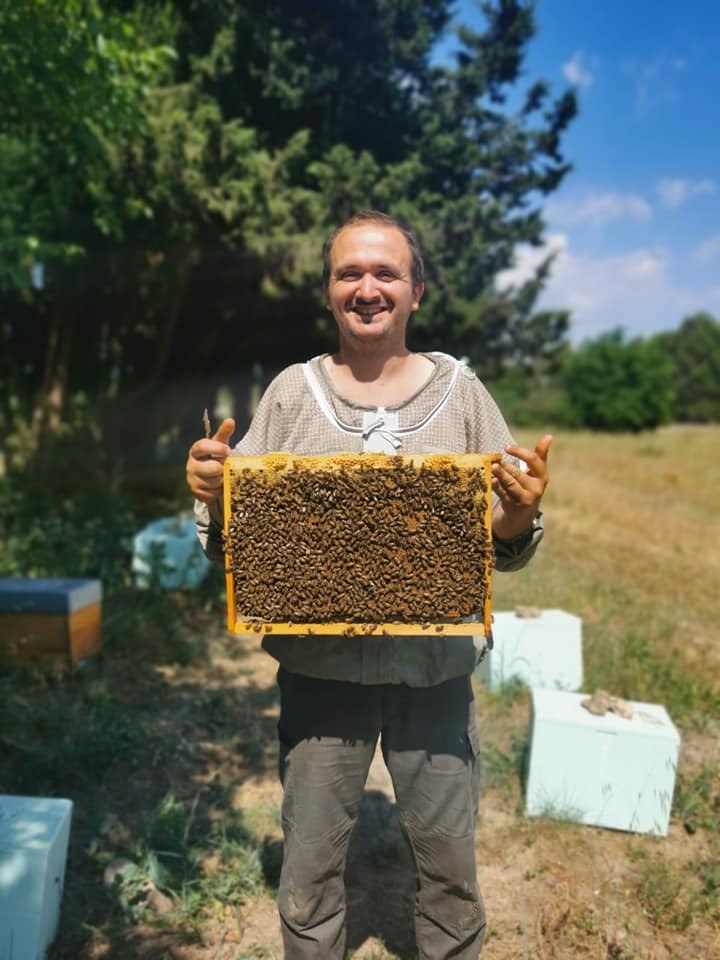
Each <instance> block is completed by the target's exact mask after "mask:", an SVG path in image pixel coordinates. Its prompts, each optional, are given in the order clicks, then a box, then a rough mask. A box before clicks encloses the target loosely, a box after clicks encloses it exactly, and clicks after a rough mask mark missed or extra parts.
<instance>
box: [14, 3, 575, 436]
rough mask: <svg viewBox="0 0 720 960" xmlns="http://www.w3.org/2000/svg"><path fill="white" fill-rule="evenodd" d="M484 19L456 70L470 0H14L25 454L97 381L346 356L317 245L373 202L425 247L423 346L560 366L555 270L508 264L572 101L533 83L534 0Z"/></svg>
mask: <svg viewBox="0 0 720 960" xmlns="http://www.w3.org/2000/svg"><path fill="white" fill-rule="evenodd" d="M120 10H121V11H122V12H118V11H120ZM483 11H484V14H485V18H486V24H485V27H484V29H483V30H482V32H474V31H472V30H469V29H466V28H465V29H463V30H461V31H460V34H459V37H458V41H457V48H458V49H457V53H456V54H454V55H449V57H448V59H447V60H446V61H444V62H442V63H440V62H434V61H433V59H432V53H433V51H434V48H435V46H436V44H437V43H438V41H439V40H440V38H441V37H442V34H443V30H444V29H445V28H446V26H447V24H448V23H449V19H450V16H451V14H452V13H453V5H452V3H451V2H450V0H423V2H422V3H416V4H408V3H407V2H406V0H373V2H372V3H368V4H358V3H356V2H354V0H343V2H340V3H338V2H330V0H322V2H320V3H319V4H313V6H312V9H310V8H309V7H307V6H305V7H304V6H303V5H302V4H300V5H298V4H296V3H294V2H291V0H280V2H278V3H275V4H271V5H268V4H265V3H260V2H259V0H243V2H241V3H231V2H229V0H207V2H204V3H202V4H199V3H190V2H182V3H175V4H171V3H168V2H165V3H158V4H153V3H149V2H145V0H128V2H126V3H123V4H117V5H107V4H103V3H101V2H100V0H91V2H87V3H85V2H81V0H61V2H57V3H52V4H51V3H47V2H41V0H13V2H12V3H10V4H7V5H5V6H3V7H2V8H1V9H0V35H2V37H3V40H2V41H0V209H2V210H3V219H2V221H0V286H1V285H4V287H5V294H4V303H3V304H2V307H3V312H4V316H5V318H6V323H5V324H4V327H3V331H2V338H3V340H2V353H3V356H4V357H5V358H6V360H5V367H4V368H3V369H0V382H1V383H2V386H3V387H4V388H5V390H4V391H3V392H4V393H7V395H12V396H14V397H15V399H16V401H17V403H18V405H19V411H20V413H21V414H22V417H23V418H24V422H25V423H26V424H27V425H28V430H29V440H30V446H31V447H32V448H35V447H37V446H40V445H42V442H43V441H44V438H45V437H46V436H47V434H48V433H52V432H54V431H55V430H56V429H57V428H58V424H59V423H62V422H64V419H65V417H66V415H67V406H68V400H69V398H70V397H72V396H73V395H76V394H77V393H79V392H82V391H84V392H85V393H86V395H87V396H88V397H89V398H90V399H91V401H95V400H96V399H102V398H105V397H111V396H116V395H117V394H118V392H122V391H126V390H129V389H130V388H133V389H135V390H141V389H146V390H147V389H149V387H150V386H152V385H153V384H154V383H157V382H158V380H160V379H161V378H163V377H165V376H167V375H168V372H170V371H172V373H173V374H174V375H176V376H181V375H187V374H188V373H189V372H192V373H193V374H195V375H198V374H201V373H203V372H204V371H207V370H212V369H218V368H227V367H232V368H236V367H237V365H238V364H239V363H240V362H246V361H249V360H252V361H256V360H258V361H262V362H267V363H270V364H273V365H279V364H282V363H284V362H287V361H289V360H296V359H298V358H300V357H303V358H304V357H306V356H307V355H308V354H309V353H310V352H318V351H319V350H321V349H328V348H331V347H332V346H333V343H334V328H333V325H332V323H331V322H328V318H327V313H326V311H325V309H324V304H323V300H322V296H321V293H320V290H319V275H320V250H321V244H322V241H323V239H324V237H325V236H326V235H327V233H328V232H329V229H330V228H331V227H332V226H335V225H336V224H337V222H338V221H339V220H341V219H342V218H344V217H345V216H347V215H348V214H350V213H352V212H354V211H355V210H356V209H357V208H358V207H362V206H376V207H379V208H382V209H386V210H388V211H389V212H391V213H394V214H396V215H398V216H399V217H401V218H404V219H407V220H408V221H409V222H410V223H411V224H412V225H413V226H414V227H415V228H416V230H417V232H418V234H419V236H420V239H421V242H422V244H423V246H424V248H425V252H426V259H427V264H428V292H427V296H426V299H425V301H424V303H423V308H422V310H421V311H420V312H419V314H418V315H417V316H416V317H415V318H414V322H413V328H412V337H413V340H414V343H413V345H414V346H415V347H416V348H418V349H424V348H436V347H440V348H443V349H448V350H451V351H454V352H457V353H461V354H465V355H467V356H468V357H470V358H471V360H473V361H474V362H475V363H476V364H477V365H478V367H479V369H480V372H481V373H483V374H486V373H488V372H493V373H494V374H495V375H500V373H502V371H503V369H504V366H505V364H506V363H507V362H512V363H513V364H520V365H521V366H522V368H523V369H532V370H533V371H534V372H535V373H538V372H540V371H539V368H540V367H542V372H546V370H547V368H548V367H549V366H552V363H553V357H554V356H555V353H556V352H557V347H558V344H559V343H561V342H562V340H563V338H564V336H565V331H566V327H567V316H566V315H565V314H564V313H561V312H558V313H554V314H549V313H545V314H538V313H537V312H536V311H535V307H534V305H535V300H536V298H537V295H538V293H539V291H540V288H541V286H542V283H543V282H544V279H545V273H544V271H545V270H546V265H544V267H543V268H541V270H540V271H539V272H538V275H537V277H536V278H534V279H533V280H531V281H530V282H528V283H527V284H525V285H523V287H522V288H521V289H519V290H508V291H505V292H503V293H502V294H500V293H499V292H498V291H497V290H496V289H495V285H494V278H495V276H496V274H497V272H498V271H499V270H501V269H503V268H505V267H508V266H509V265H510V264H511V262H512V258H513V254H514V250H515V247H516V245H517V244H519V243H523V242H524V243H538V242H540V241H541V239H542V233H543V221H542V212H541V205H542V202H543V199H544V197H546V196H547V195H548V194H550V193H551V192H552V191H553V190H554V189H555V188H556V187H557V186H558V184H559V183H560V182H561V180H562V178H563V177H564V175H565V174H566V172H567V170H568V169H569V167H568V164H567V163H566V161H565V160H564V158H563V157H562V155H561V152H560V141H561V138H562V136H563V135H564V133H565V130H566V129H567V127H568V125H569V124H570V123H571V121H572V118H573V116H574V114H575V111H576V103H575V99H574V95H573V94H572V93H571V92H565V93H562V94H561V95H560V96H559V97H557V98H553V97H552V96H551V92H550V89H549V87H548V85H547V84H545V83H543V82H536V83H530V84H529V85H528V88H527V89H526V90H525V91H523V90H522V89H520V90H518V86H519V85H520V84H521V82H522V79H521V78H522V63H523V59H524V56H525V51H526V47H527V45H528V43H529V42H530V40H531V39H532V36H533V34H534V30H535V26H534V20H533V13H532V8H531V6H530V5H528V4H526V3H521V2H519V0H494V2H491V3H486V4H484V5H483ZM348 50H351V51H352V55H351V56H348ZM68 94H70V95H68ZM516 101H517V102H518V104H519V106H517V107H514V106H511V105H510V104H511V102H512V103H514V102H516ZM38 262H42V263H44V264H45V266H46V268H47V269H46V285H45V288H44V289H43V290H33V289H31V288H30V279H29V269H30V267H31V266H32V265H33V264H34V263H38ZM198 316H202V317H203V328H202V331H201V332H200V331H199V330H198V324H197V317H198ZM249 318H251V322H248V321H249ZM30 330H32V333H33V335H32V336H29V331H30ZM39 358H40V359H39ZM2 415H4V416H5V418H6V419H7V418H9V416H10V414H9V412H8V410H7V409H5V410H4V411H3V412H2V414H0V416H2Z"/></svg>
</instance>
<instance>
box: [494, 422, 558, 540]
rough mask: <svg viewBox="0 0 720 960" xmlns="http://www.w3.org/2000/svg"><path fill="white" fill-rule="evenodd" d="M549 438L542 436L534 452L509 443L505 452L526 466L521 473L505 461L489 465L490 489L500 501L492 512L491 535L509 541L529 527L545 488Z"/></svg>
mask: <svg viewBox="0 0 720 960" xmlns="http://www.w3.org/2000/svg"><path fill="white" fill-rule="evenodd" d="M552 439H553V438H552V436H551V435H550V434H546V435H545V436H544V437H541V439H540V440H538V442H537V444H536V445H535V449H534V450H529V449H528V448H527V447H520V446H517V445H516V444H510V445H509V446H507V447H506V448H505V451H506V453H508V454H509V455H510V456H511V457H515V458H516V459H517V460H522V461H523V462H524V463H525V464H526V465H527V470H522V469H521V468H520V467H518V466H516V465H515V464H514V463H512V462H510V461H509V460H500V461H498V462H497V463H494V464H493V466H492V488H493V491H494V492H495V493H496V494H497V495H498V497H499V498H500V500H499V503H498V504H497V506H496V507H495V510H494V512H493V533H494V534H495V535H496V536H498V537H500V538H501V539H503V540H511V539H512V538H513V537H517V536H519V535H520V534H521V533H523V532H524V531H525V530H527V529H528V528H529V527H530V524H531V523H532V522H533V520H534V519H535V516H536V515H537V512H538V510H539V508H540V501H541V500H542V496H543V494H544V493H545V488H546V487H547V485H548V481H549V473H548V452H549V450H550V444H551V443H552Z"/></svg>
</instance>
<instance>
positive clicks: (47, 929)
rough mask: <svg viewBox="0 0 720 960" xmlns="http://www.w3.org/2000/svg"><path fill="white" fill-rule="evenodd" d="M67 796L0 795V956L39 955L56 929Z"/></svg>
mask: <svg viewBox="0 0 720 960" xmlns="http://www.w3.org/2000/svg"><path fill="white" fill-rule="evenodd" d="M71 817H72V802H71V801H70V800H60V799H53V798H49V797H13V796H4V795H0V960H43V958H44V957H45V951H46V949H47V947H48V946H49V945H50V944H51V943H52V941H53V940H54V938H55V934H56V933H57V928H58V923H59V920H60V902H61V900H62V892H63V885H64V882H65V865H66V862H67V850H68V842H69V838H70V820H71Z"/></svg>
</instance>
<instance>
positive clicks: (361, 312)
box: [352, 304, 387, 323]
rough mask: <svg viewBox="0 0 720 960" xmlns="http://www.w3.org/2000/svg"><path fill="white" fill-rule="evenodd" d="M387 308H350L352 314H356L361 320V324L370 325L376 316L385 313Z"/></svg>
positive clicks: (377, 306)
mask: <svg viewBox="0 0 720 960" xmlns="http://www.w3.org/2000/svg"><path fill="white" fill-rule="evenodd" d="M386 310H387V307H384V306H380V305H377V304H376V305H375V306H372V307H360V306H358V305H357V304H355V306H354V307H353V308H352V312H353V313H355V314H357V316H358V317H360V319H361V320H362V322H363V323H372V321H373V320H374V318H375V317H377V316H378V314H381V313H385V311H386Z"/></svg>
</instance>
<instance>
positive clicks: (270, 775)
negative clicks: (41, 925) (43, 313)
mask: <svg viewBox="0 0 720 960" xmlns="http://www.w3.org/2000/svg"><path fill="white" fill-rule="evenodd" d="M275 667H276V665H275V664H274V662H273V661H272V660H271V658H270V657H268V656H267V655H266V654H265V653H264V652H262V650H261V649H260V647H259V642H258V638H257V637H236V638H227V637H226V638H224V639H223V638H219V639H218V640H217V642H216V643H215V644H214V645H211V648H210V649H209V650H208V651H207V654H206V655H205V656H204V657H202V658H200V659H198V660H195V661H194V662H192V663H190V664H187V665H185V666H180V665H174V666H164V667H162V668H157V670H156V671H152V672H151V673H149V674H148V675H147V676H146V678H145V681H144V682H141V677H140V675H135V676H134V677H133V676H132V674H128V675H127V676H126V678H125V681H124V682H126V683H128V684H131V685H134V686H135V687H136V689H138V690H139V689H141V688H142V687H143V686H144V685H145V684H147V682H148V677H152V676H154V683H155V691H154V695H153V696H154V699H155V721H154V722H155V723H156V724H157V728H156V731H155V733H156V734H157V733H158V731H159V730H160V728H163V727H164V728H166V730H167V732H168V733H170V734H171V737H172V741H173V743H174V746H173V749H172V750H171V751H170V752H169V753H168V752H167V751H168V746H167V742H166V741H164V740H160V741H159V742H160V743H162V744H163V746H162V748H161V749H160V751H159V753H158V754H157V755H156V756H155V757H154V758H153V757H150V759H149V762H148V764H147V765H143V766H139V767H138V768H137V769H136V770H135V771H134V772H133V773H132V774H131V775H130V777H129V778H128V777H127V776H125V775H123V777H122V778H119V779H118V780H113V779H112V778H110V780H109V782H108V783H107V784H106V786H105V787H104V788H103V791H102V796H95V797H94V798H93V801H92V802H91V803H89V804H88V806H87V807H86V806H85V805H84V802H83V800H81V799H78V800H77V801H76V803H77V809H76V824H75V831H74V844H73V849H72V851H71V856H70V861H69V872H68V883H67V889H66V893H65V901H64V903H65V910H64V917H63V924H62V927H61V934H60V936H59V938H58V940H57V942H56V944H55V947H54V948H53V950H52V952H51V955H50V960H91V958H92V960H101V958H102V960H121V958H122V960H134V958H138V960H139V958H143V960H170V958H172V960H242V958H258V957H260V958H261V957H268V958H280V957H282V947H281V939H280V930H279V923H278V919H277V915H276V911H275V904H274V889H275V887H274V884H276V882H277V872H278V869H279V862H280V857H281V834H280V828H279V816H278V812H279V804H280V799H281V795H280V787H279V783H278V780H277V776H276V767H275V765H276V748H275V740H274V724H275V718H276V716H277V709H278V707H277V696H276V693H275ZM475 688H476V704H477V711H478V719H479V723H480V729H481V731H482V734H483V739H484V741H485V744H486V749H487V751H488V757H489V759H488V760H487V761H486V767H487V770H486V775H485V779H486V785H485V788H484V791H483V799H482V809H481V815H480V820H479V823H478V828H477V854H478V869H479V878H480V882H481V887H482V890H483V895H484V899H485V903H486V908H487V914H488V934H487V941H486V947H485V950H484V953H483V956H484V957H485V956H487V957H488V958H490V960H492V958H496V960H516V958H517V960H527V958H529V957H532V958H533V960H570V958H573V960H576V958H588V960H590V958H593V960H595V958H600V957H603V958H613V960H635V958H637V960H640V958H642V960H669V958H680V957H682V958H690V957H698V958H704V960H712V958H718V957H720V935H719V932H718V926H717V922H715V923H713V922H709V921H708V919H707V918H706V917H697V916H695V915H693V916H692V918H691V919H690V922H687V918H688V917H689V916H690V914H689V913H687V912H685V913H683V912H682V907H681V904H680V902H679V900H678V891H677V886H676V884H675V883H674V882H673V880H672V878H673V877H680V876H681V875H682V874H683V872H685V871H687V870H689V869H690V865H692V864H693V863H698V862H700V863H702V862H704V860H705V859H706V858H707V856H708V848H707V843H708V837H707V835H706V833H705V831H702V830H700V831H696V832H694V833H691V832H688V831H687V829H686V828H685V826H684V825H683V823H682V822H679V821H678V820H676V819H673V822H672V823H671V826H670V830H669V834H668V836H667V837H665V838H654V837H643V836H635V835H632V834H626V833H621V832H615V831H608V830H602V829H596V828H593V827H583V826H578V825H574V824H570V823H565V822H557V821H553V820H548V819H545V818H528V817H526V816H525V815H524V811H523V809H522V783H521V777H520V776H519V775H518V766H517V763H515V761H514V760H513V757H517V756H518V755H519V753H520V752H521V749H522V745H523V744H524V743H525V742H526V736H527V730H528V722H529V713H528V698H527V696H526V694H525V693H523V692H522V691H515V692H514V694H513V695H512V696H505V697H500V698H498V697H497V696H496V695H493V694H489V693H488V691H487V690H486V689H485V688H484V687H482V686H480V685H479V684H478V683H477V682H475ZM118 692H120V691H118ZM147 693H148V689H146V690H145V694H147ZM216 694H217V696H216ZM198 703H200V704H201V705H202V706H201V716H204V717H205V718H206V719H205V723H206V726H204V727H203V726H198ZM208 716H210V717H211V720H212V722H209V721H208V720H207V717H208ZM230 731H232V732H231V733H230ZM712 748H713V746H712V744H709V743H706V742H704V741H703V735H702V734H694V735H692V737H691V738H690V739H689V740H688V742H686V744H685V749H686V750H687V751H690V752H692V751H698V752H699V753H700V754H702V755H707V751H708V749H712ZM169 792H171V793H172V794H173V795H174V796H176V797H178V798H181V799H184V800H185V801H186V804H185V810H187V809H188V807H190V808H191V809H194V810H195V811H196V812H197V811H201V810H202V811H203V812H202V818H203V819H204V820H205V821H206V823H208V824H211V823H212V821H213V820H215V822H217V820H218V819H220V820H223V821H224V822H225V823H226V824H227V825H228V827H229V826H231V825H232V824H235V825H236V824H237V823H242V825H243V828H244V830H245V831H246V835H247V836H249V837H251V838H253V842H254V844H255V846H256V847H257V849H259V850H261V851H262V857H263V864H264V870H265V882H264V883H263V884H261V886H260V887H259V888H258V889H256V890H254V891H253V892H252V894H251V895H249V896H245V897H243V899H242V901H241V902H240V903H233V904H232V905H231V906H227V905H226V904H225V903H224V902H223V900H222V898H221V897H218V898H217V899H216V901H215V902H213V903H211V905H210V906H208V903H207V902H204V903H203V904H202V906H199V907H198V910H197V914H196V915H195V917H194V921H195V929H194V930H189V929H188V924H187V922H186V921H187V912H188V907H187V904H184V905H183V906H184V911H185V912H184V913H183V915H182V916H183V922H182V923H180V922H179V921H178V920H176V919H174V918H176V917H177V916H178V911H179V910H180V906H181V905H180V901H179V899H178V898H177V897H173V896H172V895H171V896H170V897H164V896H162V895H161V894H160V895H159V896H158V897H157V898H156V899H157V902H153V903H151V906H150V909H147V902H145V907H146V911H145V913H144V914H143V915H142V916H140V917H139V918H138V919H137V920H136V922H134V923H128V922H127V914H126V915H124V916H123V918H122V919H123V920H124V921H125V922H122V923H118V922H116V923H115V924H112V923H108V922H107V918H108V916H109V915H110V914H111V913H112V911H111V910H110V908H109V907H106V913H105V916H104V917H103V915H102V910H100V912H98V905H97V903H96V902H95V901H96V898H95V896H94V895H93V892H92V890H88V889H87V885H88V884H89V885H93V884H96V885H97V884H101V883H102V877H101V874H100V871H99V868H98V863H102V862H103V860H102V856H101V853H102V850H100V851H99V850H98V849H97V848H98V840H97V837H94V838H93V839H92V840H91V839H90V832H91V828H90V822H91V821H92V822H93V823H94V822H95V821H94V819H93V809H94V808H95V804H97V803H98V802H102V803H103V804H104V805H105V807H106V809H107V810H108V811H111V812H112V816H111V819H110V821H109V822H107V823H106V824H105V827H104V828H103V830H104V832H103V831H101V833H102V840H101V841H100V846H101V847H102V846H103V845H104V847H105V853H106V856H105V859H106V860H107V859H108V858H109V855H110V854H109V851H113V852H114V853H115V854H117V853H118V851H121V850H123V848H124V849H126V850H128V849H130V848H131V847H132V837H133V836H137V835H138V834H139V833H140V832H141V830H140V828H139V826H138V822H137V815H138V811H139V810H141V809H142V810H147V807H148V797H150V796H152V797H157V798H160V797H162V796H163V795H167V794H168V793H169ZM214 798H217V799H218V800H220V801H221V802H220V803H217V802H215V800H214ZM193 804H194V808H193ZM197 817H198V823H197V825H196V826H200V820H199V818H200V814H199V812H198V813H197ZM86 826H87V830H86V829H85V828H86ZM92 829H95V828H92ZM206 829H208V828H206ZM210 829H211V828H210ZM193 830H195V825H194V826H193ZM88 842H90V843H91V844H95V850H94V851H93V853H94V860H93V859H92V858H89V857H88V849H89V848H88V846H87V844H88ZM221 859H222V853H221V852H219V853H218V861H217V862H218V863H219V862H220V860H221ZM213 866H214V864H213V862H212V860H211V858H210V859H209V860H207V862H206V863H205V864H204V867H205V870H206V872H208V873H210V872H211V871H212V869H213ZM668 870H669V873H668ZM655 874H657V876H659V877H664V878H666V884H667V888H664V887H663V886H662V884H657V883H656V884H655V886H653V876H654V875H655ZM346 881H347V899H348V950H349V954H350V956H352V957H356V958H365V960H370V958H375V960H382V958H391V957H395V958H399V960H411V958H413V957H414V956H415V950H414V943H413V930H412V915H413V901H414V896H415V875H414V870H413V865H412V860H411V857H410V854H409V850H408V848H407V845H406V843H405V841H404V838H403V836H402V834H401V832H400V830H399V825H398V820H397V816H396V812H395V806H394V799H393V792H392V786H391V783H390V781H389V778H388V775H387V772H386V770H385V768H384V766H383V764H382V759H381V757H380V756H379V755H378V756H376V758H375V761H374V762H373V765H372V768H371V773H370V776H369V779H368V783H367V789H366V794H365V797H364V800H363V803H362V807H361V813H360V818H359V822H358V825H357V828H356V830H355V833H354V835H353V838H352V843H351V848H350V853H349V858H348V865H347V873H346ZM83 887H85V889H83ZM156 893H157V891H156ZM83 902H86V904H87V907H88V909H89V910H90V911H91V912H92V918H91V919H90V920H89V922H88V919H87V918H86V919H85V925H83V918H82V916H81V914H82V904H83ZM663 912H664V913H665V916H661V914H662V913H663ZM191 926H192V924H191Z"/></svg>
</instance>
